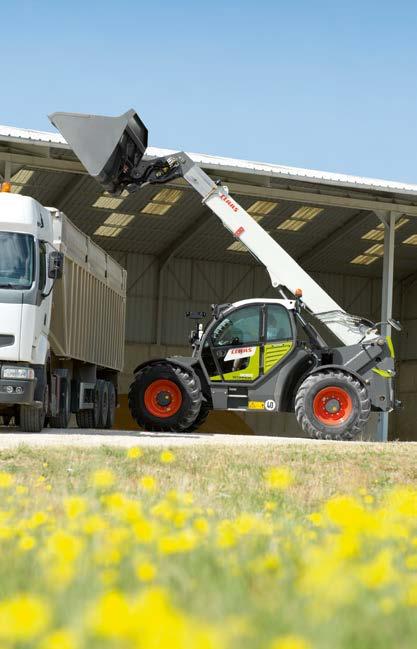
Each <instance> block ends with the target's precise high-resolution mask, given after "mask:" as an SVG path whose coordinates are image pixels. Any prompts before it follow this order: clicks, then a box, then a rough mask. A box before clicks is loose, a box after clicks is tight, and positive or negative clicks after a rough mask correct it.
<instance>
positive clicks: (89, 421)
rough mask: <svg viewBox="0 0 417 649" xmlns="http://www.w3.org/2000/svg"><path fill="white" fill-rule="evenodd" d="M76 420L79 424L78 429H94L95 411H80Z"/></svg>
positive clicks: (76, 414) (76, 415)
mask: <svg viewBox="0 0 417 649" xmlns="http://www.w3.org/2000/svg"><path fill="white" fill-rule="evenodd" d="M75 420H76V422H77V426H78V428H94V411H93V409H92V408H91V409H89V410H79V411H78V412H76V413H75Z"/></svg>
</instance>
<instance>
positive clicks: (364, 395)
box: [295, 370, 371, 440]
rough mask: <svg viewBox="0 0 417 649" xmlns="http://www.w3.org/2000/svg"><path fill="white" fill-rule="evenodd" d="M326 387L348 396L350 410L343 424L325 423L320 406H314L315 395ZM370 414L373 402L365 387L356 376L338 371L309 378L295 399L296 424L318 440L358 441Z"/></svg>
mask: <svg viewBox="0 0 417 649" xmlns="http://www.w3.org/2000/svg"><path fill="white" fill-rule="evenodd" d="M325 388H330V389H331V388H335V390H336V391H337V393H338V394H340V393H341V394H343V393H344V394H346V395H347V399H348V402H349V404H350V407H349V408H348V413H347V414H346V417H344V418H343V420H341V421H340V422H337V421H335V422H334V423H333V424H326V423H325V422H324V421H323V418H322V417H320V412H319V411H318V410H317V405H314V400H315V398H316V396H317V395H318V393H319V392H320V391H322V390H324V389H325ZM330 393H331V392H330ZM330 399H331V397H328V400H330ZM332 401H334V399H332ZM336 401H337V399H336ZM339 406H340V404H339ZM336 407H337V406H336ZM349 410H350V412H349ZM342 411H343V410H342ZM326 412H327V410H326ZM343 412H345V411H343ZM370 412H371V402H370V399H369V396H368V392H367V390H366V388H365V386H364V385H362V383H361V382H360V381H358V380H357V379H356V378H355V377H354V376H352V375H350V374H346V373H344V372H341V371H337V370H334V371H329V372H319V373H317V374H312V375H311V376H308V377H307V378H306V379H305V381H304V382H303V383H302V384H301V385H300V387H299V389H298V391H297V395H296V397H295V414H296V417H297V421H298V423H299V425H300V426H301V428H302V429H303V431H304V432H305V433H306V435H308V436H309V437H312V438H315V439H334V440H351V439H355V438H357V437H359V436H360V435H361V433H362V432H363V429H364V426H365V424H366V422H367V421H368V419H369V414H370Z"/></svg>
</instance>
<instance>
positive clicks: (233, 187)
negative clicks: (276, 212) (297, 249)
mask: <svg viewBox="0 0 417 649" xmlns="http://www.w3.org/2000/svg"><path fill="white" fill-rule="evenodd" d="M228 187H229V189H230V191H231V192H232V193H234V194H240V195H241V196H253V197H260V198H276V199H278V200H284V201H294V202H296V203H308V204H311V205H323V206H325V207H345V208H348V209H354V210H367V211H370V212H375V211H376V210H378V211H379V210H388V211H391V212H402V213H403V214H408V215H410V216H417V205H408V204H406V203H397V202H394V201H388V200H386V199H384V200H370V199H368V198H349V197H346V196H335V195H332V194H322V193H319V192H318V191H298V190H292V189H279V188H275V187H256V186H254V185H242V184H240V183H230V184H229V185H228Z"/></svg>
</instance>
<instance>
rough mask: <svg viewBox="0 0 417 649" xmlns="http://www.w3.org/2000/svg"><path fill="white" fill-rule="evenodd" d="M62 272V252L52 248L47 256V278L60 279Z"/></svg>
mask: <svg viewBox="0 0 417 649" xmlns="http://www.w3.org/2000/svg"><path fill="white" fill-rule="evenodd" d="M63 272H64V253H62V252H58V251H56V250H53V251H52V252H50V253H49V258H48V277H49V279H61V277H62V273H63Z"/></svg>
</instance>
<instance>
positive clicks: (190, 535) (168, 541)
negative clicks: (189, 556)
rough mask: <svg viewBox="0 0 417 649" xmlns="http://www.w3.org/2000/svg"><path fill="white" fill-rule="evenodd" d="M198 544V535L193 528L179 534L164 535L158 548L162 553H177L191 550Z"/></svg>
mask: <svg viewBox="0 0 417 649" xmlns="http://www.w3.org/2000/svg"><path fill="white" fill-rule="evenodd" d="M196 545H197V536H196V534H195V533H194V532H192V531H191V530H184V531H183V532H179V533H178V534H171V535H168V536H163V537H162V538H160V539H159V542H158V549H159V551H160V552H161V554H176V553H182V552H190V551H191V550H194V548H195V547H196Z"/></svg>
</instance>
